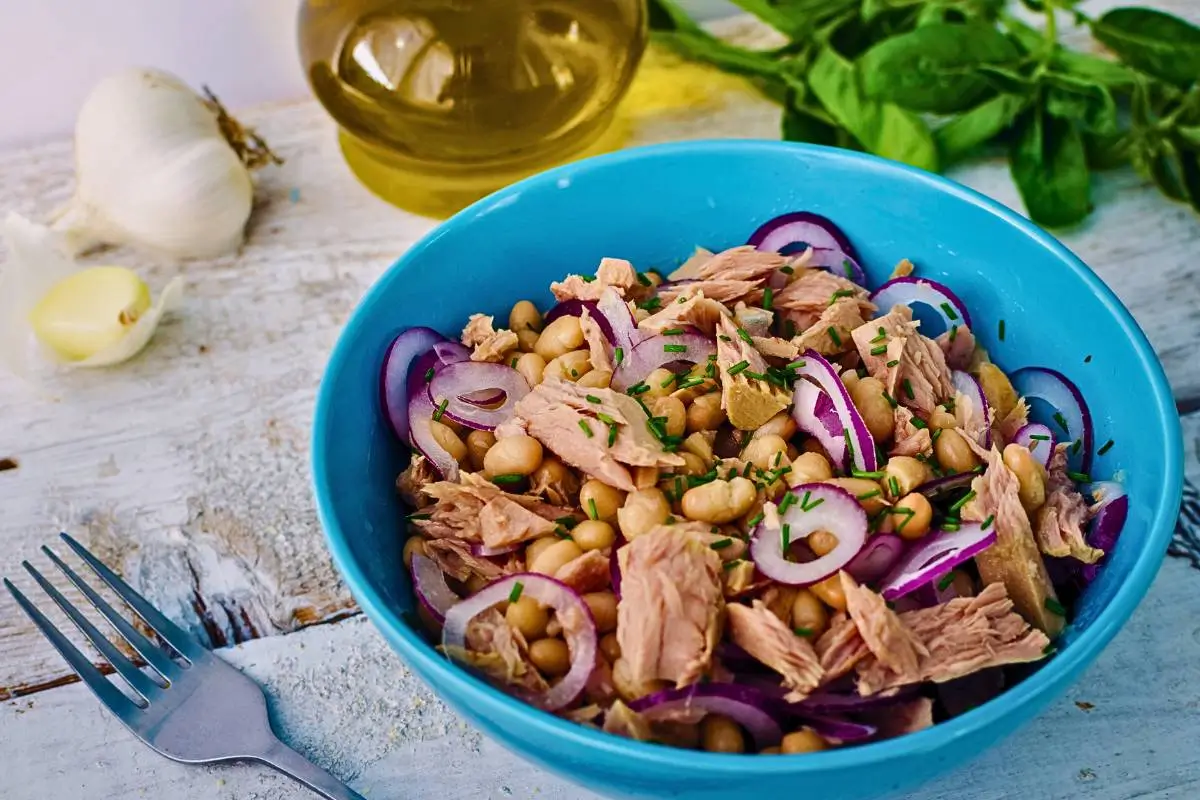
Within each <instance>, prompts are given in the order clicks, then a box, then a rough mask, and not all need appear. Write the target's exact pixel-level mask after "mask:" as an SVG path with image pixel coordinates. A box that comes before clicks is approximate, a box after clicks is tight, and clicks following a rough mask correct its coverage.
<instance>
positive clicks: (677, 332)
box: [662, 328, 683, 336]
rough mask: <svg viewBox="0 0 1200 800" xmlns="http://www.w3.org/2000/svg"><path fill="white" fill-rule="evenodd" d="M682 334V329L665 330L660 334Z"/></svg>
mask: <svg viewBox="0 0 1200 800" xmlns="http://www.w3.org/2000/svg"><path fill="white" fill-rule="evenodd" d="M682 333H683V328H667V329H666V330H665V331H663V332H662V335H663V336H679V335H681V334H682Z"/></svg>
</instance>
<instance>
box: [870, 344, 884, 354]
mask: <svg viewBox="0 0 1200 800" xmlns="http://www.w3.org/2000/svg"><path fill="white" fill-rule="evenodd" d="M886 352H887V345H886V344H881V345H878V346H877V347H872V348H871V355H873V356H881V355H883V354H884V353H886Z"/></svg>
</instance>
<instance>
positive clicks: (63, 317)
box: [29, 267, 150, 361]
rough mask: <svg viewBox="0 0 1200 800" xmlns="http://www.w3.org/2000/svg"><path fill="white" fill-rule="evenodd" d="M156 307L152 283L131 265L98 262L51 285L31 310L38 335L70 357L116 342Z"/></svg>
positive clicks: (91, 353)
mask: <svg viewBox="0 0 1200 800" xmlns="http://www.w3.org/2000/svg"><path fill="white" fill-rule="evenodd" d="M149 310H150V287H148V286H147V285H146V284H145V282H144V281H143V280H142V279H141V278H139V277H138V276H137V273H135V272H134V271H133V270H131V269H126V268H125V267H92V268H90V269H85V270H83V271H82V272H76V273H75V274H74V275H72V276H71V277H69V278H67V279H66V280H63V281H59V282H58V283H56V284H54V286H53V287H51V289H50V291H48V292H47V293H46V294H45V295H44V296H43V297H42V299H41V300H39V301H38V304H37V305H36V306H34V307H33V311H31V312H30V314H29V324H30V325H32V326H33V335H34V336H36V337H37V338H38V341H40V342H41V343H42V344H44V345H45V346H46V347H49V348H50V349H51V350H53V351H54V353H55V355H57V356H58V357H59V358H62V359H63V360H65V361H83V360H84V359H86V358H91V357H92V356H94V355H96V354H97V353H99V352H101V351H103V350H106V349H107V348H110V347H112V346H113V345H114V344H116V343H117V342H119V341H120V340H121V339H123V338H125V336H126V335H127V334H128V333H129V330H130V329H131V328H132V327H133V326H134V325H136V324H137V321H138V320H139V319H141V318H142V316H143V315H144V314H145V313H146V312H147V311H149Z"/></svg>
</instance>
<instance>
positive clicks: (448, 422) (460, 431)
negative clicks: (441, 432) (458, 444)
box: [439, 417, 471, 439]
mask: <svg viewBox="0 0 1200 800" xmlns="http://www.w3.org/2000/svg"><path fill="white" fill-rule="evenodd" d="M439 422H441V423H442V424H443V425H445V426H446V427H447V428H449V429H450V430H452V431H454V435H455V436H457V437H458V438H460V439H461V438H463V437H464V436H466V435H467V431H469V430H471V429H470V428H468V427H466V426H465V425H461V424H459V423H457V422H455V421H454V420H452V419H450V418H449V417H442V418H441V419H440V420H439Z"/></svg>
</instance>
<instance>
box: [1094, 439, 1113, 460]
mask: <svg viewBox="0 0 1200 800" xmlns="http://www.w3.org/2000/svg"><path fill="white" fill-rule="evenodd" d="M1112 446H1113V440H1112V439H1109V440H1108V441H1107V442H1105V443H1104V444H1103V445H1101V446H1100V449H1099V450H1097V451H1096V455H1098V456H1102V455H1104V454H1105V453H1107V452H1108V451H1109V450H1111V449H1112Z"/></svg>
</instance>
